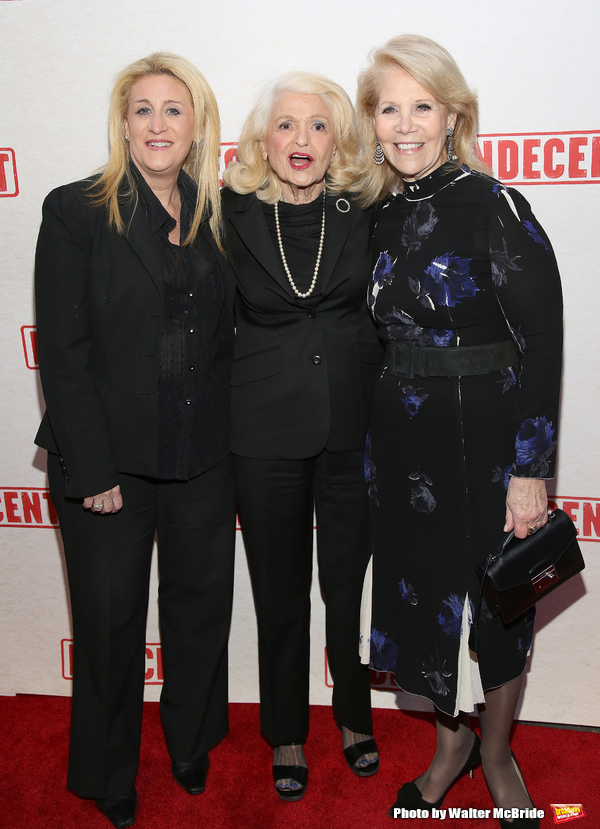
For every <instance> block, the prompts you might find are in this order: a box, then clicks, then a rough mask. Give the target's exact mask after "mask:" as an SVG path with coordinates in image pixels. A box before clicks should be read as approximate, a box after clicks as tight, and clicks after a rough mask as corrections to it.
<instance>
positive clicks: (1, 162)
mask: <svg viewBox="0 0 600 829" xmlns="http://www.w3.org/2000/svg"><path fill="white" fill-rule="evenodd" d="M18 195H19V179H18V176H17V159H16V158H15V151H14V150H11V148H10V147H0V198H1V197H3V196H4V197H5V198H6V197H10V196H18Z"/></svg>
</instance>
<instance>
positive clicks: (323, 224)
mask: <svg viewBox="0 0 600 829" xmlns="http://www.w3.org/2000/svg"><path fill="white" fill-rule="evenodd" d="M358 154H359V142H358V133H357V129H356V125H355V120H354V112H353V109H352V104H351V102H350V100H349V98H348V96H347V94H346V93H345V92H344V90H343V89H342V88H341V87H340V86H338V85H337V84H336V83H334V82H332V81H330V80H328V79H326V78H322V77H320V76H317V75H309V74H306V73H300V72H296V73H291V74H289V75H286V76H284V77H282V78H280V79H279V80H277V81H275V82H274V83H273V84H272V85H271V86H270V87H269V88H268V89H267V90H266V91H265V92H264V93H263V94H262V95H261V97H260V98H259V99H258V101H257V102H256V104H255V106H254V107H253V109H252V111H251V113H250V115H249V117H248V119H247V121H246V124H245V126H244V128H243V130H242V134H241V137H240V141H239V144H238V150H237V161H236V162H234V163H233V164H231V165H230V166H229V167H228V169H227V170H226V172H225V176H224V178H225V183H226V185H227V188H225V190H224V191H223V214H224V221H225V229H226V237H227V240H226V247H227V253H228V258H229V262H230V264H231V265H232V267H233V269H234V271H235V274H236V279H237V294H236V347H235V355H234V369H233V376H232V449H233V452H234V462H235V471H236V487H237V497H238V509H239V514H240V521H241V524H242V529H243V533H244V541H245V545H246V551H247V556H248V561H249V567H250V573H251V577H252V582H253V589H254V595H255V601H256V610H257V617H258V636H259V662H260V692H261V729H262V732H263V735H264V736H265V738H266V739H267V741H268V742H269V743H270V744H271V745H272V746H273V748H274V758H273V778H274V782H275V788H276V791H277V794H278V795H279V796H280V797H281V798H282V799H284V800H299V799H300V798H301V797H302V796H303V795H304V793H305V791H306V785H307V779H308V770H307V763H306V759H305V757H304V751H303V744H304V742H305V741H306V737H307V733H308V711H309V660H310V648H309V627H310V587H311V574H312V557H313V551H312V547H313V511H314V512H315V514H316V524H317V547H318V563H319V577H320V584H321V590H322V593H323V596H324V599H325V603H326V640H327V659H328V666H329V670H330V672H331V676H332V677H333V682H334V688H333V715H334V718H335V720H336V721H337V724H338V725H339V726H340V727H341V730H342V744H343V750H344V754H345V758H346V761H347V763H348V765H349V767H350V768H351V770H352V771H353V772H354V773H355V774H357V775H359V776H361V777H366V776H370V775H372V774H375V772H376V771H377V770H378V767H379V757H378V754H377V746H376V744H375V742H374V740H373V738H372V721H371V705H370V682H369V673H368V671H366V670H365V669H364V668H363V667H361V665H360V664H359V659H358V656H357V644H358V635H359V605H360V594H361V586H362V579H363V575H364V571H365V567H366V564H367V561H368V558H369V544H368V498H367V493H366V489H365V483H364V474H363V473H364V467H363V448H364V444H365V436H366V430H367V423H368V414H369V400H370V396H371V389H372V385H373V382H374V379H375V376H376V372H377V370H378V367H379V365H380V364H381V361H382V357H383V352H382V348H381V346H380V345H379V342H378V339H377V334H376V331H375V328H374V326H373V324H372V322H371V320H370V318H369V314H368V310H367V306H366V303H365V291H366V286H367V281H368V278H369V271H370V259H369V253H368V240H369V236H370V232H371V226H372V213H371V212H370V211H365V210H362V209H360V208H359V207H358V206H357V205H356V204H355V202H354V201H353V200H352V198H351V197H350V195H349V194H348V190H349V189H350V188H351V186H352V184H353V182H354V181H355V179H356V169H355V164H356V158H357V156H358Z"/></svg>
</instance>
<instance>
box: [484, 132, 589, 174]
mask: <svg viewBox="0 0 600 829" xmlns="http://www.w3.org/2000/svg"><path fill="white" fill-rule="evenodd" d="M477 149H478V152H479V156H480V158H481V159H482V160H483V161H484V162H485V164H487V166H488V167H491V169H492V170H493V171H494V175H495V176H497V177H498V178H499V179H500V181H502V182H504V183H505V184H511V185H512V184H599V183H600V131H598V130H584V131H582V132H538V133H532V132H514V133H506V134H491V135H479V136H478V137H477Z"/></svg>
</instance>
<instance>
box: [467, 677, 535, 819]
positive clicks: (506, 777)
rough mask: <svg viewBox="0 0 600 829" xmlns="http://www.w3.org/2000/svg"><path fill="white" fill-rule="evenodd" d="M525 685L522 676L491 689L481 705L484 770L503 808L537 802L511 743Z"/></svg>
mask: <svg viewBox="0 0 600 829" xmlns="http://www.w3.org/2000/svg"><path fill="white" fill-rule="evenodd" d="M522 684H523V677H522V676H520V677H517V678H516V679H513V680H512V681H511V682H507V683H506V685H502V686H501V687H500V688H495V689H494V690H493V691H488V692H487V693H486V695H485V705H482V706H480V708H479V722H480V723H481V761H482V766H483V772H484V774H485V780H486V783H487V785H488V788H489V790H490V794H491V795H492V798H493V801H494V803H495V804H496V806H499V807H501V808H503V809H510V808H517V809H530V808H531V807H532V805H533V804H532V802H531V798H530V797H529V794H528V792H527V789H526V787H525V783H524V782H523V778H522V776H521V773H520V771H519V767H518V765H517V764H516V761H515V760H514V758H513V755H512V752H511V750H510V743H509V740H510V731H511V728H512V724H513V720H514V716H515V711H516V709H517V702H518V700H519V694H520V693H521V686H522Z"/></svg>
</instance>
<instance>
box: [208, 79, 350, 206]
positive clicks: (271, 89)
mask: <svg viewBox="0 0 600 829" xmlns="http://www.w3.org/2000/svg"><path fill="white" fill-rule="evenodd" d="M287 92H297V93H300V94H302V95H318V96H319V98H320V99H321V100H322V101H323V103H324V104H326V105H327V106H328V107H329V111H330V112H331V121H332V127H333V136H334V140H335V145H336V148H337V152H336V153H335V155H334V156H333V159H332V161H331V164H330V166H329V170H328V171H327V189H328V191H330V192H333V193H341V192H344V191H346V190H348V189H349V188H350V186H351V184H352V182H353V181H354V180H355V178H356V176H357V175H358V173H359V170H360V169H361V166H360V165H359V163H358V159H359V156H360V139H359V134H358V127H357V123H356V117H355V114H354V107H353V106H352V101H351V100H350V98H349V96H348V94H347V93H346V92H345V91H344V89H342V87H341V86H340V85H339V84H337V83H335V81H331V80H329V78H325V77H323V76H322V75H313V74H311V73H309V72H289V73H287V74H286V75H282V76H281V77H279V78H277V79H276V80H274V81H272V82H271V83H270V84H269V85H268V86H267V87H266V88H265V89H264V90H263V92H262V93H261V94H260V95H259V97H258V99H257V101H256V103H255V104H254V106H253V107H252V109H251V110H250V114H249V115H248V117H247V119H246V122H245V124H244V126H243V128H242V132H241V135H240V139H239V142H238V146H237V151H236V155H237V161H233V162H232V163H231V164H230V165H229V166H228V167H227V169H226V170H225V173H224V175H223V180H224V181H225V184H226V185H227V186H228V187H231V189H232V190H235V191H236V192H237V193H256V195H257V196H258V198H259V199H261V201H264V202H267V203H268V204H274V203H275V202H277V201H279V199H280V198H281V184H280V182H279V178H278V176H277V174H276V173H275V172H274V171H273V169H272V167H271V165H270V164H269V162H268V161H266V160H265V159H263V157H262V153H261V147H260V144H261V141H263V140H264V138H265V136H266V133H267V128H268V126H269V121H270V119H271V116H272V114H273V109H274V107H275V104H276V103H277V101H278V100H279V99H280V98H281V96H282V95H285V94H286V93H287Z"/></svg>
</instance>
